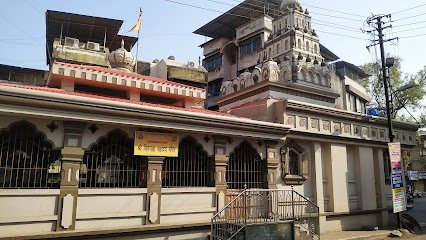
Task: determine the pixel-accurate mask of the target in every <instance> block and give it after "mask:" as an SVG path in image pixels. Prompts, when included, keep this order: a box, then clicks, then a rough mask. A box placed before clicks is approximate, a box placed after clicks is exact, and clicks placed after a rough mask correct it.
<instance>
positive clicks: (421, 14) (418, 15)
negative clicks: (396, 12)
mask: <svg viewBox="0 0 426 240" xmlns="http://www.w3.org/2000/svg"><path fill="white" fill-rule="evenodd" d="M423 15H426V12H425V13H420V14H417V15H414V16H409V17H405V18H400V19H397V20H393V22H398V21H402V20H406V19H410V18H415V17H420V16H423Z"/></svg>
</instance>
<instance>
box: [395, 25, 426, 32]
mask: <svg viewBox="0 0 426 240" xmlns="http://www.w3.org/2000/svg"><path fill="white" fill-rule="evenodd" d="M423 28H426V26H422V27H417V28H410V29H405V30H401V31H396V32H393V33H402V32H408V31H413V30H418V29H423Z"/></svg>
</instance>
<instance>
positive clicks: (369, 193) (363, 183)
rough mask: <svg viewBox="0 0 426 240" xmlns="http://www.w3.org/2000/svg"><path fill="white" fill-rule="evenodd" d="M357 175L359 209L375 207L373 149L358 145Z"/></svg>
mask: <svg viewBox="0 0 426 240" xmlns="http://www.w3.org/2000/svg"><path fill="white" fill-rule="evenodd" d="M358 151H359V152H358V156H359V159H357V160H359V173H360V174H359V176H360V178H359V179H357V182H359V183H360V192H359V195H360V202H359V204H360V205H359V206H360V209H361V210H372V209H376V208H377V203H376V186H375V184H373V183H374V182H375V179H374V160H373V149H372V148H371V147H359V148H358Z"/></svg>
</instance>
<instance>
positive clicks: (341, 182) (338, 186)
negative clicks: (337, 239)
mask: <svg viewBox="0 0 426 240" xmlns="http://www.w3.org/2000/svg"><path fill="white" fill-rule="evenodd" d="M330 157H331V182H330V183H329V184H331V186H332V189H333V190H332V196H330V199H331V200H332V203H333V211H334V212H349V198H348V180H347V175H348V160H347V153H346V145H340V144H331V145H330Z"/></svg>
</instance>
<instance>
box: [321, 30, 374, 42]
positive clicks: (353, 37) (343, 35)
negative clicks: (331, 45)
mask: <svg viewBox="0 0 426 240" xmlns="http://www.w3.org/2000/svg"><path fill="white" fill-rule="evenodd" d="M317 32H321V33H326V34H332V35H337V36H342V37H348V38H352V39H359V40H365V41H368V40H369V39H366V38H360V37H355V36H350V35H345V34H339V33H331V32H326V31H321V30H317Z"/></svg>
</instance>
